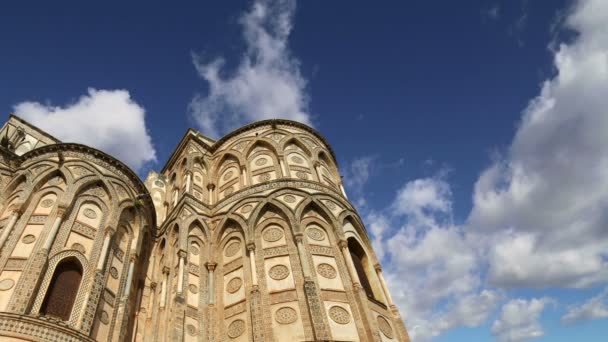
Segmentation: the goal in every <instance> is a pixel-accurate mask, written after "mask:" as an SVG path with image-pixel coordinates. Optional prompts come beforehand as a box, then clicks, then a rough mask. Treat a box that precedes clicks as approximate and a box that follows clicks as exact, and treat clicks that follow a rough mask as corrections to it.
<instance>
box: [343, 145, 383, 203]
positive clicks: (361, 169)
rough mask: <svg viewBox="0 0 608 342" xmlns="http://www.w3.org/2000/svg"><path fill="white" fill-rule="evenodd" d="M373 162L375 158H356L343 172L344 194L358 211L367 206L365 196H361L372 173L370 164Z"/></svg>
mask: <svg viewBox="0 0 608 342" xmlns="http://www.w3.org/2000/svg"><path fill="white" fill-rule="evenodd" d="M375 160H376V157H375V156H365V157H360V158H356V159H354V160H353V161H352V162H351V163H350V164H349V165H348V167H347V168H346V169H344V170H343V173H344V185H345V186H346V192H347V193H348V195H349V196H350V197H351V198H352V201H353V202H354V203H355V204H356V205H357V207H359V209H365V207H366V206H367V200H366V196H363V195H364V194H363V188H364V187H365V185H367V181H368V180H369V177H370V174H371V172H372V163H373V162H374V161H375Z"/></svg>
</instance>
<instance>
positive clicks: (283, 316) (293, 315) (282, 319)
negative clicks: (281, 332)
mask: <svg viewBox="0 0 608 342" xmlns="http://www.w3.org/2000/svg"><path fill="white" fill-rule="evenodd" d="M274 319H275V320H276V321H277V323H279V324H290V323H293V322H295V321H296V320H297V319H298V313H297V312H296V310H294V309H293V308H290V307H288V306H285V307H282V308H280V309H278V310H277V312H276V313H275V314H274Z"/></svg>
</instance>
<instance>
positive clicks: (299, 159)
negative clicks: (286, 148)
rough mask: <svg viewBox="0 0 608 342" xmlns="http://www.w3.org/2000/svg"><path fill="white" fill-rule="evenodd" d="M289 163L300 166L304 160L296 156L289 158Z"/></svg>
mask: <svg viewBox="0 0 608 342" xmlns="http://www.w3.org/2000/svg"><path fill="white" fill-rule="evenodd" d="M291 161H292V162H294V163H296V164H302V163H304V160H303V159H302V158H300V157H298V156H292V157H291Z"/></svg>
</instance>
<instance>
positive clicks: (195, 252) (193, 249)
mask: <svg viewBox="0 0 608 342" xmlns="http://www.w3.org/2000/svg"><path fill="white" fill-rule="evenodd" d="M190 253H191V254H192V255H198V253H199V250H198V248H196V246H194V245H190Z"/></svg>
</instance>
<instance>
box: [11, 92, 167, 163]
mask: <svg viewBox="0 0 608 342" xmlns="http://www.w3.org/2000/svg"><path fill="white" fill-rule="evenodd" d="M14 113H15V115H17V116H19V117H21V118H23V119H25V120H27V121H28V122H30V123H32V124H33V125H35V126H37V127H39V128H40V129H42V130H44V131H46V132H48V133H49V134H51V135H53V136H55V137H56V138H58V139H59V140H61V141H63V142H74V143H80V144H85V145H89V146H91V147H95V148H97V149H99V150H102V151H104V152H106V153H108V154H110V155H112V156H114V157H116V158H118V159H120V160H121V161H123V162H124V163H126V164H127V165H129V166H130V167H131V168H133V169H134V170H135V171H138V170H140V169H141V167H142V166H143V165H144V164H145V163H146V162H150V161H156V151H155V150H154V147H153V145H152V139H151V138H150V135H149V134H148V130H147V128H146V121H145V110H144V108H143V107H141V106H140V105H139V104H137V103H136V102H135V101H134V100H133V99H132V98H131V95H130V94H129V92H128V91H126V90H96V89H92V88H90V89H88V92H87V94H86V95H83V96H81V97H80V98H79V99H78V100H77V101H76V102H74V103H71V104H68V105H66V106H63V107H61V106H52V105H49V104H42V103H39V102H31V101H26V102H21V103H19V104H16V105H15V106H14Z"/></svg>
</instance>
